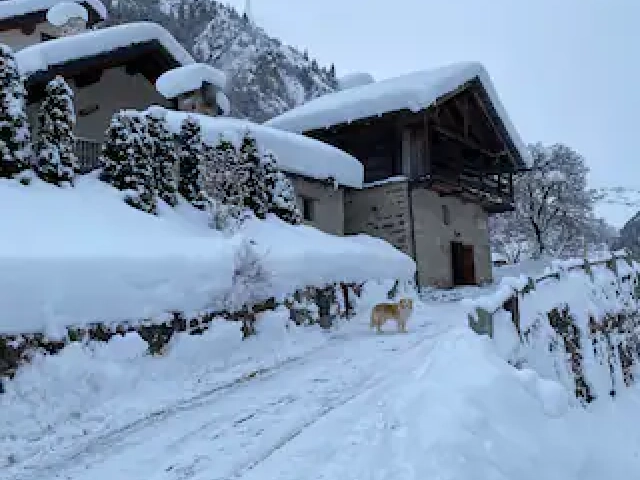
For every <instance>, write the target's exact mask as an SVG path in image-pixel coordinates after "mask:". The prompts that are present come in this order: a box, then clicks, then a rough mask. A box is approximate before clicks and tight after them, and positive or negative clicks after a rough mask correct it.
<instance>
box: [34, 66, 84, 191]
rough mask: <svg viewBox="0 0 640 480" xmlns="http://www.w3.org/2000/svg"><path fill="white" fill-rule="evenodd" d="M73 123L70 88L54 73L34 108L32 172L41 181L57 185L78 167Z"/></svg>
mask: <svg viewBox="0 0 640 480" xmlns="http://www.w3.org/2000/svg"><path fill="white" fill-rule="evenodd" d="M75 124H76V113H75V108H74V106H73V90H71V88H70V87H69V85H67V82H66V81H65V80H64V78H62V77H60V76H57V77H56V78H54V79H53V80H51V81H50V82H49V83H48V84H47V86H46V88H45V98H44V101H43V102H42V104H41V105H40V111H39V112H38V140H37V142H36V162H37V163H36V173H37V174H38V176H39V177H40V178H42V179H43V180H44V181H46V182H49V183H51V184H53V185H58V186H61V185H66V184H71V185H72V184H73V179H74V176H75V173H76V172H77V171H78V164H77V158H76V154H75V149H74V146H75V136H74V133H73V130H74V128H75Z"/></svg>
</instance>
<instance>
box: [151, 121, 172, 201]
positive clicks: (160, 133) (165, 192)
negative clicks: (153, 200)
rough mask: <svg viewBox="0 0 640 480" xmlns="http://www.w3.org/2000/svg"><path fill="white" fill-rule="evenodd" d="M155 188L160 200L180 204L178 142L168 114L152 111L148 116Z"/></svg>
mask: <svg viewBox="0 0 640 480" xmlns="http://www.w3.org/2000/svg"><path fill="white" fill-rule="evenodd" d="M146 120H147V126H148V127H147V128H148V131H149V139H150V141H151V148H152V153H151V159H152V167H153V176H154V180H155V188H156V192H157V195H158V197H159V198H161V199H162V200H164V201H165V202H166V203H167V204H168V205H171V206H172V207H175V206H176V205H177V204H178V180H177V177H178V165H179V158H178V152H177V150H176V140H175V137H174V135H173V134H172V133H171V132H170V130H169V126H168V125H167V118H166V112H165V111H163V110H160V109H151V110H150V111H148V112H147V114H146Z"/></svg>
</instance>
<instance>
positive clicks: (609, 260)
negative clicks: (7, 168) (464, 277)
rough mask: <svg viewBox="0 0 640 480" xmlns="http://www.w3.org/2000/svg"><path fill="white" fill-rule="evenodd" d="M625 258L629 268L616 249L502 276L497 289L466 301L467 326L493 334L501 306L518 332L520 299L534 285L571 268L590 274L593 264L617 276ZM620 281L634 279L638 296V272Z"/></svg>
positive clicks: (627, 259)
mask: <svg viewBox="0 0 640 480" xmlns="http://www.w3.org/2000/svg"><path fill="white" fill-rule="evenodd" d="M619 260H623V261H625V262H626V263H627V264H628V265H629V266H630V267H632V269H633V262H632V260H631V257H630V255H629V254H628V253H627V252H624V251H619V252H615V253H614V254H612V255H610V256H608V257H605V258H601V259H597V260H588V259H586V258H585V259H581V260H578V259H574V260H568V261H562V262H555V263H554V264H553V267H552V268H551V269H547V270H548V271H546V272H545V273H544V274H543V275H541V276H539V277H536V278H532V277H527V276H520V277H519V278H504V279H502V283H501V285H500V287H499V288H498V290H497V291H496V292H494V293H493V294H492V295H487V296H484V297H480V298H477V299H474V300H473V301H471V302H469V305H470V306H471V307H472V312H471V313H469V327H471V329H472V330H473V331H474V332H476V333H477V334H479V335H488V336H489V337H493V332H494V316H495V315H496V314H497V313H498V312H501V311H502V310H505V311H507V312H508V313H509V314H510V316H511V320H512V322H513V325H514V326H515V328H516V331H517V332H518V335H521V328H520V303H521V300H522V298H523V296H524V295H527V294H528V293H530V292H532V291H533V290H535V289H536V286H537V285H539V284H541V283H543V282H545V281H548V280H558V281H559V280H560V279H561V278H562V275H563V274H565V273H566V272H569V271H571V270H582V271H584V272H586V273H587V274H589V275H591V274H592V271H593V268H594V267H597V266H606V267H607V268H608V269H610V270H611V271H613V272H614V273H615V274H616V276H617V273H618V272H617V262H618V261H619ZM619 280H620V281H622V282H634V295H635V298H636V299H638V298H640V287H639V285H640V278H639V276H638V273H636V275H635V276H633V275H632V274H631V273H627V274H626V275H623V276H622V277H619Z"/></svg>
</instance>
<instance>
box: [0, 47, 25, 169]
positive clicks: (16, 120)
mask: <svg viewBox="0 0 640 480" xmlns="http://www.w3.org/2000/svg"><path fill="white" fill-rule="evenodd" d="M26 95H27V94H26V90H25V88H24V80H23V78H22V76H21V75H20V72H19V70H18V64H17V63H16V59H15V57H14V55H13V51H12V50H11V48H9V47H8V46H7V45H2V44H0V178H16V177H18V176H19V175H20V174H21V173H22V172H24V171H26V170H29V168H30V161H31V155H32V149H31V133H30V131H29V122H28V118H27V113H26Z"/></svg>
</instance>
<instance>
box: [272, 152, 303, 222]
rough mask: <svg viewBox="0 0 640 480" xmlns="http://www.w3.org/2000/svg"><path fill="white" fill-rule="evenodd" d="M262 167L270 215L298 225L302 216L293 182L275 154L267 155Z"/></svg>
mask: <svg viewBox="0 0 640 480" xmlns="http://www.w3.org/2000/svg"><path fill="white" fill-rule="evenodd" d="M262 165H263V168H264V172H265V182H264V183H265V187H266V188H267V204H268V211H269V213H273V214H274V215H277V216H278V217H280V218H281V219H282V220H284V221H285V222H287V223H290V224H292V225H298V224H299V223H301V222H302V214H301V213H300V209H299V208H298V204H297V203H296V193H295V190H294V189H293V185H292V184H291V180H289V178H288V177H287V176H286V175H285V173H284V172H283V171H282V170H280V168H279V167H278V164H277V163H276V159H275V157H274V155H273V153H271V152H267V153H265V155H264V156H263V159H262Z"/></svg>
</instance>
